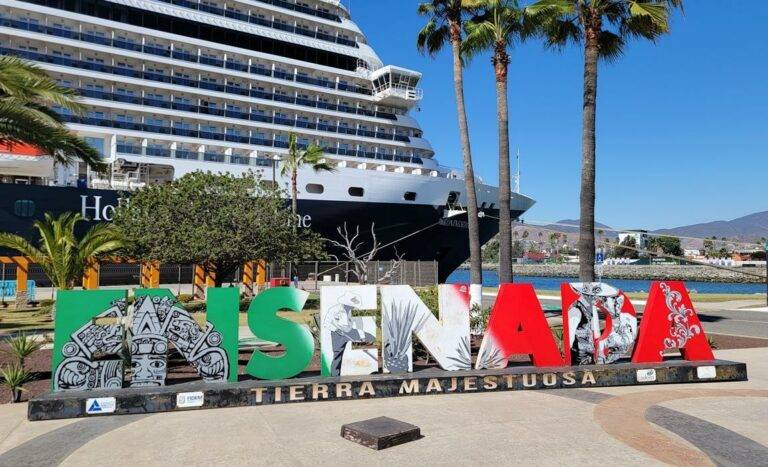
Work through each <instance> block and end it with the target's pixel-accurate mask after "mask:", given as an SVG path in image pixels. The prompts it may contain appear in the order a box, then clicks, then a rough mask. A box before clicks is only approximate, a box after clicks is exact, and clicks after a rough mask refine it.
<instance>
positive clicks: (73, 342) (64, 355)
mask: <svg viewBox="0 0 768 467" xmlns="http://www.w3.org/2000/svg"><path fill="white" fill-rule="evenodd" d="M57 298H58V304H57V305H58V313H57V317H56V318H57V326H56V327H55V329H54V350H53V368H55V370H54V374H53V378H52V382H51V383H52V386H53V390H54V391H75V390H77V391H82V390H89V389H115V388H120V387H122V386H123V358H122V356H121V355H120V354H121V351H122V350H123V343H124V339H125V327H124V324H123V320H124V319H125V317H126V301H125V292H121V291H114V290H99V291H89V294H88V295H87V296H84V295H82V292H81V291H59V293H58V297H57ZM83 323H84V324H83ZM110 356H115V357H116V358H113V359H108V358H107V357H110Z"/></svg>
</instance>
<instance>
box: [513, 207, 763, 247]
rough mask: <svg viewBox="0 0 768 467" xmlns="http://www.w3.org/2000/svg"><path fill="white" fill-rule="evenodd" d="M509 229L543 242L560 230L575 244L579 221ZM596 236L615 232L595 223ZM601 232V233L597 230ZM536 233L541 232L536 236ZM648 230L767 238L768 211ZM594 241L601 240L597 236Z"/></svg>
mask: <svg viewBox="0 0 768 467" xmlns="http://www.w3.org/2000/svg"><path fill="white" fill-rule="evenodd" d="M513 228H514V230H515V231H517V232H518V237H519V236H520V235H521V234H522V232H524V231H528V238H530V239H532V240H534V241H542V242H543V243H547V242H548V239H549V235H550V234H551V233H552V232H560V233H563V234H566V235H567V242H568V243H569V244H571V245H576V244H578V237H579V220H578V219H563V220H560V221H557V222H555V223H553V224H549V225H545V226H534V225H529V224H517V223H516V224H514V225H513ZM595 228H596V230H597V235H598V237H609V238H616V237H617V236H618V232H615V231H613V230H612V228H611V227H610V226H608V225H606V224H601V223H599V222H596V223H595ZM601 231H602V232H601ZM539 233H541V235H540V236H539ZM651 233H655V234H662V235H673V236H679V237H694V238H702V239H703V238H710V237H712V236H715V237H717V238H718V239H720V238H723V237H725V238H727V239H728V240H732V241H742V242H745V241H746V242H753V241H757V240H759V239H761V238H768V211H762V212H756V213H753V214H749V215H746V216H743V217H739V218H737V219H733V220H729V221H712V222H704V223H700V224H691V225H684V226H680V227H672V228H667V229H658V230H653V231H651ZM598 242H601V240H600V239H598ZM702 244H703V241H700V240H684V241H683V246H684V247H691V248H701V246H702Z"/></svg>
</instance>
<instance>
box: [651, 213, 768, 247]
mask: <svg viewBox="0 0 768 467" xmlns="http://www.w3.org/2000/svg"><path fill="white" fill-rule="evenodd" d="M654 233H660V234H666V235H676V236H681V237H698V238H704V237H712V236H715V237H717V238H722V237H725V238H727V239H729V240H742V241H745V240H746V241H756V240H759V239H761V238H768V211H763V212H756V213H753V214H749V215H746V216H743V217H739V218H737V219H733V220H730V221H714V222H704V223H701V224H692V225H685V226H682V227H673V228H670V229H659V230H655V231H654Z"/></svg>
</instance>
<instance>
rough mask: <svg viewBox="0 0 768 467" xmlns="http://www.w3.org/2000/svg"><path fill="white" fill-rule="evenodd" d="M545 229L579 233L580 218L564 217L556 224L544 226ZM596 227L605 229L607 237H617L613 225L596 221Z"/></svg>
mask: <svg viewBox="0 0 768 467" xmlns="http://www.w3.org/2000/svg"><path fill="white" fill-rule="evenodd" d="M571 226H573V227H571ZM544 228H545V229H551V230H557V231H558V232H566V233H575V234H578V233H579V220H578V219H563V220H560V221H557V222H555V223H554V224H550V225H547V226H545V227H544ZM595 229H596V230H600V229H604V230H605V236H606V237H615V236H617V234H616V233H615V232H611V231H610V229H611V227H610V226H608V225H605V224H601V223H600V222H595Z"/></svg>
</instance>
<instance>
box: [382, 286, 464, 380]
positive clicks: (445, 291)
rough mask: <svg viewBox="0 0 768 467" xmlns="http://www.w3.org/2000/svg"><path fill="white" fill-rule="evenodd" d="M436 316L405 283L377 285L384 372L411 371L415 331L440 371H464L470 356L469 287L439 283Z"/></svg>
mask: <svg viewBox="0 0 768 467" xmlns="http://www.w3.org/2000/svg"><path fill="white" fill-rule="evenodd" d="M438 291H439V308H440V310H439V311H440V319H439V320H438V319H437V318H435V315H434V314H432V312H431V311H430V310H429V308H428V307H427V306H426V305H425V304H424V302H422V301H421V299H420V298H419V297H418V295H416V292H415V291H414V290H413V289H412V288H411V287H409V286H407V285H389V286H382V288H381V302H382V310H383V311H382V316H381V327H382V334H383V343H382V345H383V353H384V371H385V372H387V373H397V372H406V371H413V346H412V339H411V335H412V334H416V337H418V338H419V340H420V341H421V343H422V344H424V347H426V348H427V351H429V353H430V355H432V357H434V359H435V361H436V362H437V364H438V365H439V366H440V367H441V368H442V369H444V370H449V371H454V370H467V369H470V368H471V365H472V357H471V354H470V346H469V287H468V286H466V285H462V284H450V285H448V284H445V285H441V286H439V289H438Z"/></svg>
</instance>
